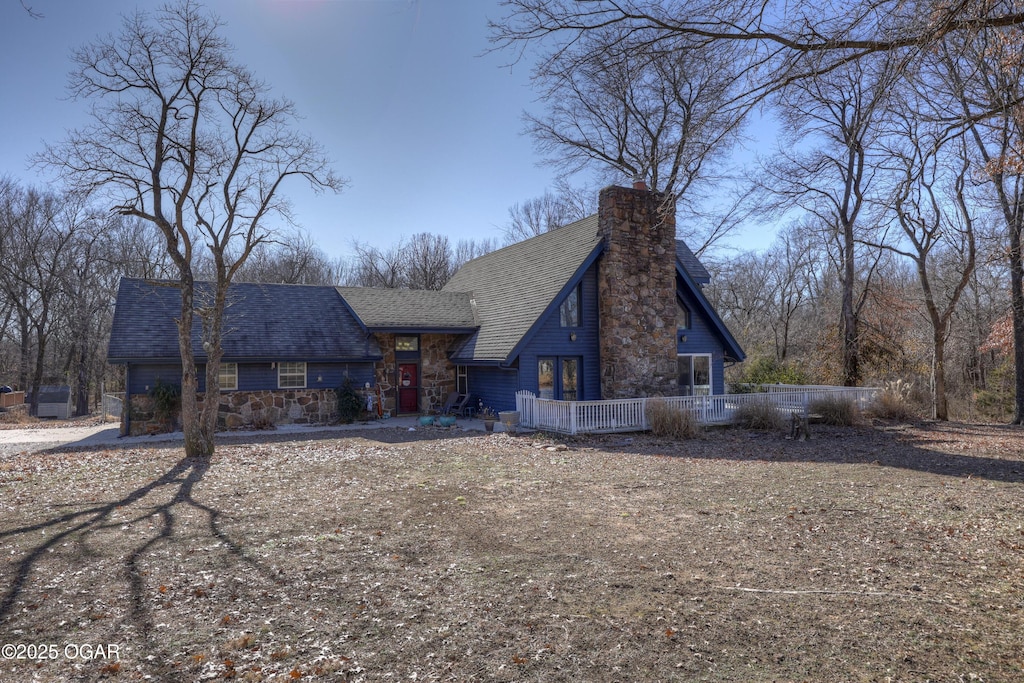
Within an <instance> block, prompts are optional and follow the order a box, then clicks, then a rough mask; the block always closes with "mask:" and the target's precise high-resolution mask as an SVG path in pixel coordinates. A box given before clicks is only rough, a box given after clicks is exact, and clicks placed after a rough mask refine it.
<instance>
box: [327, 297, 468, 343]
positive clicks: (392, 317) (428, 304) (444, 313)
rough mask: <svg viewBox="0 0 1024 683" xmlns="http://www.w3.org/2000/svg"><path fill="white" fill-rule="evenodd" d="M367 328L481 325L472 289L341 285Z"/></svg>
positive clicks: (464, 328)
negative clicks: (439, 290) (470, 290)
mask: <svg viewBox="0 0 1024 683" xmlns="http://www.w3.org/2000/svg"><path fill="white" fill-rule="evenodd" d="M337 290H338V293H339V294H341V296H342V298H344V299H345V301H346V302H347V303H348V305H349V306H351V307H352V310H353V311H354V312H355V314H356V315H357V316H359V319H360V320H362V321H363V324H364V325H366V327H367V328H368V329H370V330H373V331H391V332H403V331H409V332H452V333H459V332H472V331H474V330H476V329H477V327H478V326H479V325H478V324H477V320H476V316H475V315H474V310H473V304H472V300H471V295H470V293H469V292H438V291H432V290H426V289H384V288H380V287H338V288H337Z"/></svg>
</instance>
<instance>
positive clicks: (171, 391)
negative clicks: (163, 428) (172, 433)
mask: <svg viewBox="0 0 1024 683" xmlns="http://www.w3.org/2000/svg"><path fill="white" fill-rule="evenodd" d="M149 397H150V398H151V399H153V414H154V416H155V417H156V418H157V419H158V420H160V421H162V422H171V421H172V420H173V419H174V417H175V416H176V415H177V414H178V413H179V411H181V387H180V386H178V385H177V384H166V383H164V382H163V381H161V380H160V378H159V377H157V378H156V382H154V383H153V387H152V388H151V389H150V390H149Z"/></svg>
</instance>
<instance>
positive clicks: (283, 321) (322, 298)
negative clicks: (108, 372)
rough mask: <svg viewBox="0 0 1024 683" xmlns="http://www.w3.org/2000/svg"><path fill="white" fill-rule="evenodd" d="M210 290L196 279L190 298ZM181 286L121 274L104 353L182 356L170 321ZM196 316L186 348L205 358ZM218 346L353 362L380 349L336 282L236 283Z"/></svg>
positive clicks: (234, 357) (129, 358)
mask: <svg viewBox="0 0 1024 683" xmlns="http://www.w3.org/2000/svg"><path fill="white" fill-rule="evenodd" d="M211 291H212V285H211V284H210V283H206V282H197V283H196V301H197V302H199V301H202V299H203V296H204V294H206V293H209V292H211ZM180 314H181V288H180V285H179V284H178V283H177V282H175V281H171V280H139V279H132V278H122V279H121V283H120V286H119V287H118V292H117V307H116V308H115V309H114V320H113V326H112V329H111V332H110V346H109V347H108V349H107V359H108V360H109V361H110V362H111V363H127V362H134V361H138V360H146V361H150V362H152V361H168V362H175V363H178V362H180V360H181V357H180V354H179V350H178V328H177V324H176V323H175V319H176V318H178V317H179V316H180ZM200 332H201V326H200V321H199V320H198V319H197V320H196V321H195V323H194V324H193V327H192V351H193V353H195V357H196V360H197V361H200V362H201V361H203V360H205V359H206V352H205V351H204V350H203V346H202V340H201V336H200ZM222 347H223V349H224V360H225V361H227V362H235V361H246V360H273V361H288V360H296V361H312V360H324V361H359V360H374V359H377V358H380V349H379V348H377V347H376V343H375V342H374V341H373V339H372V337H370V336H369V335H367V333H366V328H365V327H363V325H362V324H361V323H360V322H359V319H358V318H356V316H355V315H354V314H353V313H352V310H351V309H350V308H349V307H348V305H346V304H345V302H344V300H342V298H341V296H340V295H339V294H338V292H337V291H336V290H335V288H334V287H318V286H310V285H270V284H251V283H234V284H232V285H231V287H230V288H229V289H228V306H227V309H226V310H225V313H224V337H223V343H222Z"/></svg>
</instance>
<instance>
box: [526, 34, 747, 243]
mask: <svg viewBox="0 0 1024 683" xmlns="http://www.w3.org/2000/svg"><path fill="white" fill-rule="evenodd" d="M650 39H651V32H650V31H645V30H639V31H621V30H619V29H613V28H608V29H606V30H594V31H590V32H587V33H585V34H583V35H581V36H580V38H579V40H578V41H577V42H576V43H574V44H573V45H572V46H569V47H566V48H565V49H563V50H559V51H557V53H556V54H555V55H553V56H552V57H551V58H550V59H547V60H544V61H542V62H541V65H540V67H539V68H538V69H537V70H536V72H535V79H534V83H535V84H536V86H537V88H538V89H539V91H540V93H541V100H542V101H543V103H544V110H543V112H542V113H540V114H527V115H526V122H527V131H528V132H529V133H530V134H531V136H532V137H533V138H534V140H535V141H536V143H537V147H538V149H539V150H540V151H541V152H542V153H544V154H546V155H547V163H549V164H551V165H553V166H554V167H556V168H557V169H559V171H560V173H561V174H562V176H561V177H562V178H563V179H565V178H567V177H570V176H572V175H574V174H576V173H577V172H579V171H584V170H586V171H591V172H594V173H596V174H597V175H598V176H599V177H601V178H602V179H603V180H604V181H606V182H616V181H618V182H621V181H622V179H623V178H624V177H625V178H630V179H642V180H644V181H645V182H646V184H647V186H648V187H649V188H650V189H651V190H654V191H658V192H662V193H664V194H665V196H666V201H667V202H669V203H672V204H673V205H674V206H675V207H676V210H677V213H680V214H684V215H686V216H687V217H688V219H687V220H681V221H679V222H678V225H679V226H680V228H682V229H684V235H685V237H686V239H687V241H688V242H689V243H690V244H693V245H706V244H709V243H710V242H712V241H713V240H711V239H708V236H709V235H714V236H715V237H716V238H717V237H720V236H721V234H720V228H721V225H729V223H724V224H719V225H718V226H717V227H718V229H706V230H704V233H707V234H702V233H701V229H702V228H703V223H704V215H705V213H706V211H703V210H697V209H698V207H700V206H701V203H702V200H703V199H704V197H705V194H704V190H705V189H707V188H708V187H709V186H710V184H711V182H712V181H714V180H718V179H719V178H717V177H716V175H715V170H714V166H715V162H724V160H725V157H726V154H727V152H728V151H729V149H730V148H731V146H732V144H733V143H734V142H735V141H736V139H737V136H738V133H739V130H740V125H741V123H742V121H743V119H744V117H745V114H746V108H745V107H737V106H733V99H734V95H735V90H736V88H737V84H738V83H739V82H740V81H739V78H738V76H739V74H738V73H737V65H739V64H741V63H742V60H740V59H738V58H737V55H736V54H735V52H736V49H735V48H734V47H732V46H730V45H718V46H715V47H714V49H710V48H709V47H708V46H707V45H705V44H696V43H693V42H692V41H683V40H676V41H665V42H663V43H662V44H659V45H657V46H656V47H652V46H651V45H650ZM527 208H530V207H527ZM536 208H538V209H541V211H539V212H536V213H539V214H540V215H539V216H538V219H539V220H534V221H533V223H534V225H535V226H537V227H546V226H545V225H544V224H545V223H546V222H548V221H547V216H546V214H547V213H549V212H550V209H551V208H558V203H557V202H550V201H549V202H546V203H545V204H542V205H540V206H538V207H536ZM703 208H706V207H703ZM558 220H559V218H558V217H556V218H555V222H557V221H558ZM712 224H714V221H712Z"/></svg>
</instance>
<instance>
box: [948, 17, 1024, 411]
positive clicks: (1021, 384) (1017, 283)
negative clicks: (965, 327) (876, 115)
mask: <svg viewBox="0 0 1024 683" xmlns="http://www.w3.org/2000/svg"><path fill="white" fill-rule="evenodd" d="M968 38H969V39H967V40H962V41H959V42H955V41H953V40H949V41H946V43H944V44H943V51H942V53H941V55H942V61H941V63H942V66H943V67H944V73H943V75H944V77H945V81H946V85H947V87H948V88H949V91H950V92H951V93H952V95H953V102H954V105H955V107H956V108H957V109H958V111H955V112H954V113H955V115H956V118H957V119H958V120H959V122H960V123H961V125H962V126H963V127H964V128H965V129H966V133H967V135H968V136H969V139H970V140H971V141H972V142H973V143H974V147H975V150H976V152H977V155H978V165H979V166H980V167H981V168H982V169H983V172H984V176H985V178H986V179H987V183H986V185H987V187H988V189H989V190H990V192H991V196H992V198H993V199H994V205H995V208H996V211H997V213H998V215H999V217H1000V223H1001V227H1002V230H1001V232H1002V233H1003V235H1004V236H1005V238H1006V244H1007V247H1008V248H1007V251H1006V258H1007V265H1008V270H1009V281H1010V283H1009V284H1010V321H1011V323H1012V325H1011V327H1012V338H1013V358H1014V365H1015V378H1014V387H1015V400H1014V415H1013V423H1014V424H1019V425H1024V114H1022V112H1024V108H1022V107H1024V105H1022V104H1021V103H1022V102H1024V47H1022V45H1021V43H1022V38H1024V31H1022V30H1020V29H1013V30H1012V31H1009V32H1001V33H979V34H974V35H971V36H969V37H968ZM993 111H995V112H999V113H998V114H996V115H993V114H992V112H993Z"/></svg>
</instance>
